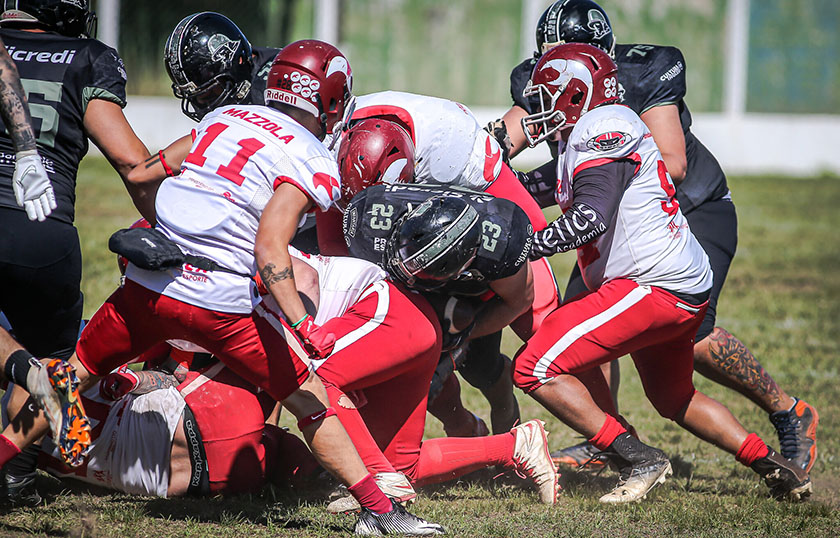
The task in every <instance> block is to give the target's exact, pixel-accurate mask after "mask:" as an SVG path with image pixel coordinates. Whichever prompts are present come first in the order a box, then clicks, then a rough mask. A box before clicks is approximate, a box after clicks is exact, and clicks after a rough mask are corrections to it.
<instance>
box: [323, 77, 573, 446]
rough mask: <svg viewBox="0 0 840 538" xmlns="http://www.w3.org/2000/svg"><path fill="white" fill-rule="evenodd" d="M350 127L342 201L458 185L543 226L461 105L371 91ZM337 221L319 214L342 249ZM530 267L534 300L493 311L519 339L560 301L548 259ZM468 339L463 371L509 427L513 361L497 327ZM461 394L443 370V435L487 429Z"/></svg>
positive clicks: (515, 414)
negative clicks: (407, 186)
mask: <svg viewBox="0 0 840 538" xmlns="http://www.w3.org/2000/svg"><path fill="white" fill-rule="evenodd" d="M350 125H351V129H350V130H349V131H348V132H347V133H345V134H344V135H343V136H342V137H341V140H340V143H339V149H338V160H339V174H341V176H342V177H341V181H342V199H343V200H345V201H349V200H350V199H351V198H352V197H353V195H355V194H356V193H357V192H359V191H361V190H362V189H364V188H365V187H368V186H370V185H374V184H377V183H382V182H386V183H388V182H395V181H399V182H412V183H425V184H437V185H445V186H455V187H462V188H468V189H472V190H476V191H481V192H486V193H488V194H491V195H494V196H496V197H499V198H504V199H507V200H510V201H512V202H514V203H515V204H517V205H518V206H519V207H520V208H521V209H522V210H523V211H524V212H525V214H526V215H527V216H528V220H529V221H530V224H531V226H532V227H533V229H535V230H541V229H543V227H545V217H544V216H543V215H542V213H541V212H540V210H539V207H538V206H537V205H536V203H535V202H534V200H533V199H532V198H531V196H530V195H529V194H528V192H527V191H526V190H525V189H524V188H522V186H521V185H520V184H519V183H518V181H516V176H515V175H514V174H513V172H512V171H511V169H510V168H509V167H508V166H507V164H505V163H504V161H503V159H502V158H501V149H500V147H499V145H498V144H497V143H496V141H495V140H494V139H493V137H491V136H489V135H488V133H487V132H486V131H484V129H482V128H481V126H480V125H479V124H478V122H477V121H476V119H475V117H474V116H473V114H472V112H470V111H469V109H467V108H466V107H465V106H463V105H461V104H460V103H456V102H453V101H449V100H446V99H439V98H436V97H428V96H424V95H416V94H411V93H405V92H393V91H388V92H379V93H373V94H369V95H363V96H360V97H358V99H357V101H356V109H355V111H354V113H353V117H352V119H351V122H350ZM339 219H340V216H339V215H338V212H337V211H334V214H333V215H324V214H319V215H318V222H319V226H318V236H319V242H320V244H321V248H322V251H323V252H332V253H335V254H341V253H344V252H346V246H345V244H344V241H343V238H342V236H341V234H340V233H339V231H338V230H339V226H338V220H339ZM383 222H384V221H383ZM531 273H532V275H533V281H534V286H533V287H534V294H533V301H532V302H530V303H527V302H526V297H525V296H522V295H520V296H517V297H512V298H509V299H516V301H510V302H509V306H510V311H509V312H502V311H498V312H496V315H497V316H499V319H500V320H503V321H504V323H500V327H501V326H505V325H508V324H510V325H511V326H512V327H513V328H514V330H515V331H516V333H517V335H519V336H520V338H522V339H523V340H527V338H528V337H529V336H530V335H531V334H533V330H534V327H535V326H536V325H537V324H538V323H539V321H540V320H541V319H542V318H543V317H545V315H546V313H547V312H549V311H551V310H553V309H554V308H556V307H557V305H558V304H559V300H558V292H557V286H556V283H555V281H554V276H553V274H552V272H551V268H550V266H549V265H548V263H547V262H546V261H545V260H538V261H536V262H534V263H532V264H531ZM469 340H470V341H469V344H468V345H467V346H466V347H465V353H464V360H463V363H462V364H461V366H460V372H461V375H463V376H464V378H465V379H466V380H467V381H468V382H469V383H470V384H472V385H473V386H475V387H476V388H478V389H479V390H481V391H482V393H483V394H484V395H485V397H487V398H488V401H489V402H490V406H491V423H492V427H493V431H494V432H496V433H502V432H506V431H508V430H509V429H510V428H511V427H512V426H513V425H514V424H516V422H517V420H518V419H519V408H518V406H517V403H516V399H515V398H514V397H513V390H512V389H513V387H512V384H511V381H510V359H508V358H507V357H505V356H504V355H502V354H501V351H500V343H501V331H500V330H499V331H495V332H493V333H490V334H485V335H479V334H475V335H473V336H472V337H471V338H469ZM446 360H448V361H449V362H450V363H451V360H449V359H446ZM450 370H451V369H450ZM459 392H460V388H459V386H458V380H457V377H455V376H447V378H446V380H445V383H444V385H443V388H442V390H441V391H440V393H439V394H438V395H437V396H436V397H435V398H434V399H433V400H432V401H431V402H430V406H429V410H430V411H431V412H432V414H433V415H435V416H436V417H438V418H439V419H440V420H441V421H442V422H443V425H444V430H445V431H446V432H447V435H453V436H459V435H476V434H477V433H485V432H486V427H484V425H483V423H477V421H476V418H474V415H473V414H472V413H469V412H468V411H467V410H466V409H465V408H464V407H463V405H462V404H461V401H460V397H459ZM482 428H483V429H484V431H483V432H482V431H481V430H482Z"/></svg>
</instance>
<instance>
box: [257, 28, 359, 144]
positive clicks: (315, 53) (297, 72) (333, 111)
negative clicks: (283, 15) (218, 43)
mask: <svg viewBox="0 0 840 538" xmlns="http://www.w3.org/2000/svg"><path fill="white" fill-rule="evenodd" d="M352 88H353V73H352V71H351V70H350V62H348V61H347V58H345V57H344V55H343V54H341V51H340V50H338V49H337V48H335V47H333V46H332V45H330V44H329V43H324V42H323V41H318V40H316V39H304V40H302V41H295V42H294V43H291V44H289V45H286V46H285V47H284V48H283V50H281V51H280V53H279V54H277V57H276V58H274V62H273V63H272V64H271V71H269V73H268V83H267V85H266V90H265V102H266V104H268V103H270V102H272V101H275V102H279V103H285V104H287V105H291V106H293V107H296V108H300V109H301V110H305V111H307V112H309V113H310V114H312V115H313V116H315V117H316V118H318V120H319V121H320V122H321V125H322V127H323V129H324V131H325V132H327V133H332V132H333V127H334V126H335V124H336V123H337V122H338V121H339V120H343V119H344V115H345V109H348V108H349V105H348V102H349V101H350V100H351V98H352V94H351V90H352Z"/></svg>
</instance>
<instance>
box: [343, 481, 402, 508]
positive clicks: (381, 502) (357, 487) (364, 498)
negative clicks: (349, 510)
mask: <svg viewBox="0 0 840 538" xmlns="http://www.w3.org/2000/svg"><path fill="white" fill-rule="evenodd" d="M347 491H349V492H350V495H352V496H353V497H354V498H355V499H356V500H357V501H359V504H360V505H361V506H362V508H367V509H368V510H370V511H371V512H373V513H375V514H384V513H386V512H390V511H391V500H390V499H389V498H388V497H386V496H385V494H384V493H382V490H381V489H379V486H377V485H376V480H374V479H373V475H372V474H368V475H367V476H366V477H364V478H362V479H361V480H359V481H358V482H357V483H356V484H354V485H352V486H350V487H349V488H347Z"/></svg>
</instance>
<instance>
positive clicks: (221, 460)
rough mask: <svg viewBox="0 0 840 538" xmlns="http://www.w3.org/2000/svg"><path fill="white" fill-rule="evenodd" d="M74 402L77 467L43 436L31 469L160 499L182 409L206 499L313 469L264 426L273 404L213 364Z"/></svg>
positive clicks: (297, 446) (290, 442) (301, 449)
mask: <svg viewBox="0 0 840 538" xmlns="http://www.w3.org/2000/svg"><path fill="white" fill-rule="evenodd" d="M82 398H83V403H84V405H85V410H86V412H87V414H88V418H89V419H90V422H91V430H92V431H91V441H92V444H91V451H90V453H89V455H88V457H87V459H86V461H85V463H84V465H82V466H81V467H77V468H71V467H68V466H66V465H65V464H64V462H63V460H62V458H61V456H60V455H59V452H58V449H57V448H56V447H55V445H54V444H53V442H52V440H51V439H50V438H46V439H45V440H44V442H43V443H42V452H43V453H42V455H41V458H40V460H39V466H40V467H41V468H44V469H45V470H46V471H48V472H49V473H50V474H53V475H54V476H57V477H59V478H73V479H76V480H81V481H82V482H87V483H90V484H95V485H97V486H102V487H106V488H109V489H114V490H117V491H122V492H124V493H131V494H136V495H153V496H157V497H166V496H167V490H168V488H169V482H170V477H169V460H170V453H171V451H172V439H173V437H174V435H175V432H176V429H177V428H183V422H182V420H181V419H182V415H183V411H184V408H185V407H187V406H189V408H190V410H191V411H192V413H193V416H194V417H195V421H196V425H197V426H198V429H199V431H200V433H201V441H202V446H203V448H204V451H205V456H206V472H207V473H208V477H209V491H208V493H209V494H222V493H224V494H229V493H241V492H246V491H258V490H259V489H260V488H261V487H262V486H263V485H264V484H265V482H266V480H267V479H275V480H278V479H280V478H281V477H282V478H283V479H284V480H288V479H289V478H290V476H289V475H290V474H291V473H286V472H285V468H288V467H290V466H291V467H292V468H298V469H300V470H301V472H302V473H307V472H309V471H312V470H313V469H314V468H315V467H317V462H315V460H314V458H313V457H312V456H311V454H309V452H308V450H307V449H306V448H305V445H303V442H302V441H300V439H298V438H297V437H294V436H293V435H291V434H289V433H286V432H283V431H281V430H279V429H277V428H274V427H273V426H269V425H266V424H265V417H266V416H267V414H268V412H270V410H271V409H272V408H273V404H274V401H273V400H271V399H270V398H267V397H266V394H265V393H259V392H258V391H257V390H256V389H255V388H254V387H253V386H252V385H250V384H248V383H246V382H245V381H243V380H242V378H240V377H239V376H237V375H236V374H234V373H233V372H231V371H230V369H229V368H225V367H224V364H222V363H220V362H217V363H215V364H212V365H210V366H208V367H206V368H204V369H203V370H202V371H191V372H189V373H188V374H187V378H186V380H185V381H184V382H183V383H181V384H180V385H179V386H178V387H177V388H175V387H169V388H166V389H158V390H154V391H151V392H149V393H146V394H141V395H135V394H127V395H125V396H123V397H122V398H120V399H119V400H117V401H111V400H108V399H105V398H103V397H102V396H101V395H100V393H99V387H98V386H95V387H94V388H92V389H90V390H88V391H87V392H85V393H84V394H83V395H82ZM3 409H4V411H5V405H4V406H3ZM219 417H236V418H235V420H219ZM185 433H186V432H185Z"/></svg>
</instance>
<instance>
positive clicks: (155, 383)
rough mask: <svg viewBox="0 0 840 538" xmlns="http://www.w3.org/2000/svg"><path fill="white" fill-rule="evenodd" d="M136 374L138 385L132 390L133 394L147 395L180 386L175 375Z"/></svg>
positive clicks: (162, 373) (148, 371)
mask: <svg viewBox="0 0 840 538" xmlns="http://www.w3.org/2000/svg"><path fill="white" fill-rule="evenodd" d="M134 374H135V375H136V376H137V385H135V386H134V388H133V389H132V390H131V393H132V394H146V393H148V392H152V391H153V390H158V389H165V388H168V387H177V386H178V384H179V383H178V379H177V378H176V377H175V376H174V375H172V374H167V373H165V372H158V371H156V370H141V371H139V372H134Z"/></svg>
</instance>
